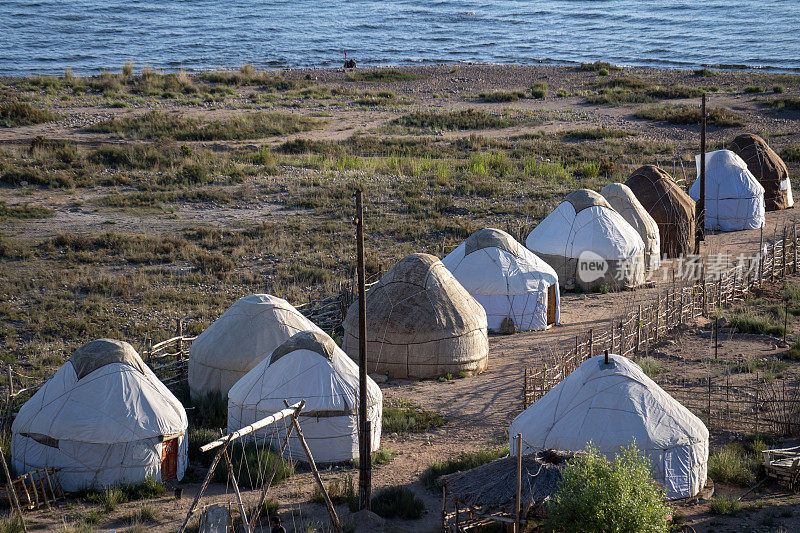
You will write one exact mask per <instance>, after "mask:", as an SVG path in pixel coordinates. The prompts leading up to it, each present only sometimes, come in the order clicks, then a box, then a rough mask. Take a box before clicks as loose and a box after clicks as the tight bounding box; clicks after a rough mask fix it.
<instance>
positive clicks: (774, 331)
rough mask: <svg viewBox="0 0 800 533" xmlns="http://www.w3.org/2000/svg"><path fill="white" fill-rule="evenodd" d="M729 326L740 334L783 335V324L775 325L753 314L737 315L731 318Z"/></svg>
mask: <svg viewBox="0 0 800 533" xmlns="http://www.w3.org/2000/svg"><path fill="white" fill-rule="evenodd" d="M728 325H729V326H730V327H732V328H736V329H738V330H739V332H740V333H755V334H758V335H774V336H776V337H780V336H782V335H783V331H784V330H783V324H773V323H771V322H770V321H769V320H768V319H766V318H762V317H760V316H756V315H753V314H748V313H744V314H737V315H734V316H731V317H730V318H729V320H728Z"/></svg>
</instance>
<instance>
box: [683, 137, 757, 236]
mask: <svg viewBox="0 0 800 533" xmlns="http://www.w3.org/2000/svg"><path fill="white" fill-rule="evenodd" d="M695 162H696V164H697V179H696V180H695V182H694V183H693V184H692V188H691V189H689V196H691V197H692V199H693V200H694V201H695V202H697V201H698V200H700V156H699V155H698V156H696V158H695ZM698 208H699V206H698ZM705 218H706V229H710V230H719V231H739V230H745V229H756V228H760V227H761V226H763V225H764V187H763V186H762V185H761V184H760V183H759V182H758V180H757V179H756V177H755V176H753V174H752V173H750V171H749V170H748V169H747V163H745V162H744V160H742V158H741V157H739V156H738V155H736V154H735V153H733V152H731V151H730V150H717V151H716V152H708V153H707V154H706V212H705Z"/></svg>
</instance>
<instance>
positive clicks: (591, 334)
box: [589, 328, 594, 359]
mask: <svg viewBox="0 0 800 533" xmlns="http://www.w3.org/2000/svg"><path fill="white" fill-rule="evenodd" d="M592 357H594V328H589V359H591V358H592Z"/></svg>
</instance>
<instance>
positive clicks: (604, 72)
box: [597, 68, 608, 76]
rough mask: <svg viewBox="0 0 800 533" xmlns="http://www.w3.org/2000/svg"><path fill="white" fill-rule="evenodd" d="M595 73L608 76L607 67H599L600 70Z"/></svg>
mask: <svg viewBox="0 0 800 533" xmlns="http://www.w3.org/2000/svg"><path fill="white" fill-rule="evenodd" d="M597 75H598V76H608V69H607V68H601V69H600V70H598V71H597Z"/></svg>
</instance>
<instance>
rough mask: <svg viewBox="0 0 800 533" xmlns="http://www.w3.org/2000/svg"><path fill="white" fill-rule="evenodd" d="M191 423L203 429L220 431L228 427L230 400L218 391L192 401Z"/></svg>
mask: <svg viewBox="0 0 800 533" xmlns="http://www.w3.org/2000/svg"><path fill="white" fill-rule="evenodd" d="M191 403H192V407H194V409H192V414H191V415H190V416H191V420H190V423H191V424H192V425H194V426H198V427H201V428H211V429H219V428H224V427H227V425H228V398H227V397H225V396H223V395H222V393H221V392H220V391H218V390H215V391H211V392H209V393H207V394H204V395H203V396H201V397H199V398H195V399H193V400H191Z"/></svg>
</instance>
